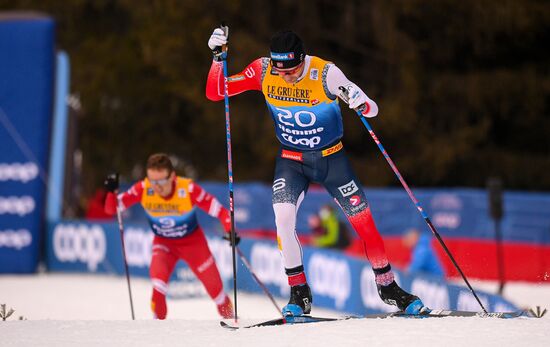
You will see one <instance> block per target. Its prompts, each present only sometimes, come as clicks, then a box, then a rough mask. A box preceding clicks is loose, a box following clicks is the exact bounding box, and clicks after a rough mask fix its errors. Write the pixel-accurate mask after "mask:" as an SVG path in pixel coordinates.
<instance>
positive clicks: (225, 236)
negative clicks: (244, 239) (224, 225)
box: [223, 233, 241, 246]
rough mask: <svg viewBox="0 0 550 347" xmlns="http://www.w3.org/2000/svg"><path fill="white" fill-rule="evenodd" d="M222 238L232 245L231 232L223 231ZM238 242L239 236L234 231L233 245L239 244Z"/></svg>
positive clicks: (239, 240)
mask: <svg viewBox="0 0 550 347" xmlns="http://www.w3.org/2000/svg"><path fill="white" fill-rule="evenodd" d="M223 239H224V240H226V241H227V242H229V244H230V245H231V246H233V243H232V242H231V234H230V233H225V234H224V235H223ZM239 242H241V237H240V236H239V235H238V234H237V233H235V246H237V245H238V244H239Z"/></svg>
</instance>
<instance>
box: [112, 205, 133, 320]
mask: <svg viewBox="0 0 550 347" xmlns="http://www.w3.org/2000/svg"><path fill="white" fill-rule="evenodd" d="M116 216H117V220H118V230H119V231H120V242H121V243H122V259H123V260H124V271H125V272H126V282H127V283H128V295H129V296H130V310H131V312H132V320H135V316H134V303H133V301H132V287H131V286H130V272H129V271H128V262H127V261H126V247H125V245H124V225H123V224H122V213H121V212H120V209H119V208H118V205H117V207H116Z"/></svg>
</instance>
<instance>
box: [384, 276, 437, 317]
mask: <svg viewBox="0 0 550 347" xmlns="http://www.w3.org/2000/svg"><path fill="white" fill-rule="evenodd" d="M376 287H377V288H378V295H380V298H381V299H382V301H384V302H385V303H386V304H388V305H394V306H397V307H398V308H399V310H401V311H403V312H405V313H409V314H419V313H422V312H425V311H426V310H428V308H427V307H425V306H424V304H423V303H422V300H420V299H419V298H418V296H416V295H412V294H409V293H407V292H406V291H404V290H403V289H401V287H399V286H398V285H397V283H395V281H393V282H392V283H390V284H389V285H387V286H382V285H379V284H377V285H376Z"/></svg>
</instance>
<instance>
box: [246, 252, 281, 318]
mask: <svg viewBox="0 0 550 347" xmlns="http://www.w3.org/2000/svg"><path fill="white" fill-rule="evenodd" d="M235 248H236V249H237V253H239V257H240V258H241V261H242V262H243V264H244V265H245V266H246V268H247V269H248V272H250V274H251V275H252V277H253V278H254V280H255V281H256V283H258V285H259V286H260V288H262V290H263V291H264V293H265V294H266V295H267V297H268V298H269V300H271V302H272V303H273V306H275V308H276V309H277V312H279V314H280V315H281V316H282V317H283V318H284V315H283V311H282V310H281V308H280V307H279V305H277V302H276V301H275V298H274V297H273V295H271V293H270V292H269V289H267V287H266V286H265V284H263V283H262V281H261V280H260V278H258V276H256V274H255V273H254V270H253V269H252V265H250V263H249V262H248V260H247V259H246V257H245V256H244V254H243V252H242V251H241V249H240V248H238V247H235Z"/></svg>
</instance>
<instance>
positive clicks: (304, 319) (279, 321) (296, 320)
mask: <svg viewBox="0 0 550 347" xmlns="http://www.w3.org/2000/svg"><path fill="white" fill-rule="evenodd" d="M354 318H364V317H355V316H344V317H337V318H329V317H314V316H308V315H303V316H287V317H285V318H275V319H271V320H268V321H265V322H260V323H256V324H252V325H246V326H236V325H231V324H227V323H226V322H224V321H221V322H220V325H221V326H222V327H224V328H227V329H231V330H237V329H248V328H257V327H267V326H274V325H291V324H304V323H319V322H333V321H341V320H348V319H354Z"/></svg>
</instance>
